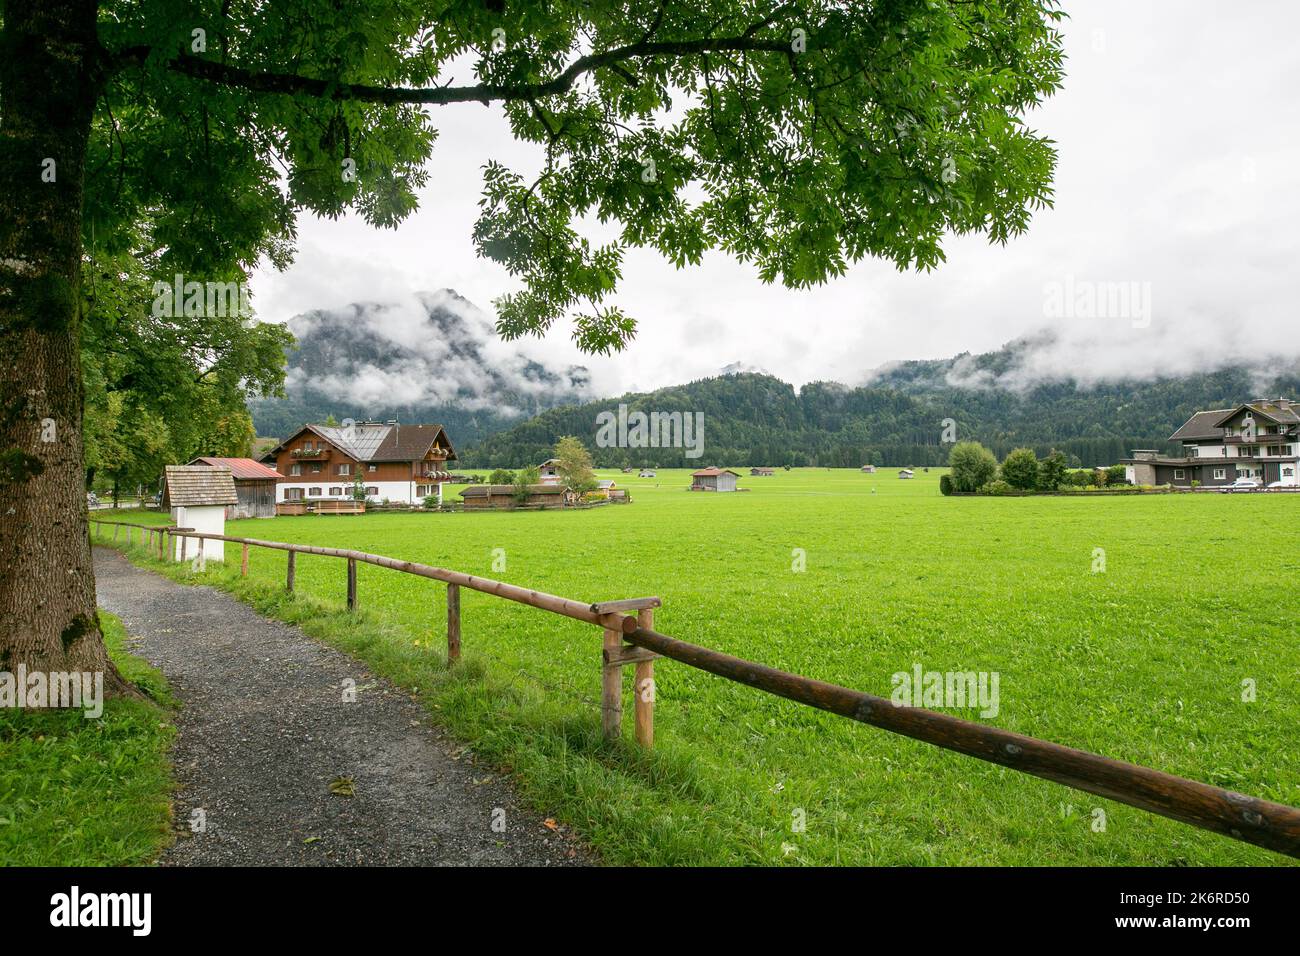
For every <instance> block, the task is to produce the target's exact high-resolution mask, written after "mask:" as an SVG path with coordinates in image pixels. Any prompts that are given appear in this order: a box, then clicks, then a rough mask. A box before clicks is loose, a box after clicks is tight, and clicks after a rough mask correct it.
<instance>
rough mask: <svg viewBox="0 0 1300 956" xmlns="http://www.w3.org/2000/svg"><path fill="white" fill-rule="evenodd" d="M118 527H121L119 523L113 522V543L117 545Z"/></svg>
mask: <svg viewBox="0 0 1300 956" xmlns="http://www.w3.org/2000/svg"><path fill="white" fill-rule="evenodd" d="M118 527H119V525H118V523H117V522H113V541H114V542H115V543H116V541H117V529H118Z"/></svg>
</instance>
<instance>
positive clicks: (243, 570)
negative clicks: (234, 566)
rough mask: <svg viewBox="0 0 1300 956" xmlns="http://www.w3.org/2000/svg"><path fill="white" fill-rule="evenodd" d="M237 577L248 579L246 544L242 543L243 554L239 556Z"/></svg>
mask: <svg viewBox="0 0 1300 956" xmlns="http://www.w3.org/2000/svg"><path fill="white" fill-rule="evenodd" d="M239 576H240V577H241V578H246V577H248V542H247V541H245V542H244V553H243V554H241V555H240V556H239Z"/></svg>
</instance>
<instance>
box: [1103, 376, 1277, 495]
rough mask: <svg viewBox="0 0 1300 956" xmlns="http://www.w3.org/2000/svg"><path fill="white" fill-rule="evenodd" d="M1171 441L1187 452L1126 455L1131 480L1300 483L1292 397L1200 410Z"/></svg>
mask: <svg viewBox="0 0 1300 956" xmlns="http://www.w3.org/2000/svg"><path fill="white" fill-rule="evenodd" d="M1169 441H1171V442H1181V443H1182V451H1183V454H1181V455H1161V454H1159V453H1157V452H1156V451H1155V450H1153V449H1146V448H1135V449H1134V450H1133V457H1132V458H1126V459H1124V460H1123V464H1124V475H1125V478H1126V479H1127V480H1128V482H1129V483H1130V484H1134V485H1173V486H1174V487H1179V486H1185V487H1191V485H1192V483H1193V482H1195V483H1196V484H1198V485H1201V486H1204V487H1213V486H1216V485H1230V484H1232V483H1233V482H1234V481H1236V480H1237V479H1238V478H1252V479H1254V480H1255V481H1258V482H1259V483H1260V485H1261V486H1269V485H1277V486H1281V487H1291V486H1295V485H1297V484H1298V483H1300V482H1298V481H1297V478H1298V476H1300V406H1297V405H1296V404H1295V403H1293V402H1292V401H1290V400H1289V399H1285V398H1277V399H1260V400H1258V401H1252V402H1247V403H1245V404H1244V405H1238V406H1236V407H1235V408H1215V409H1210V410H1209V411H1203V412H1197V413H1196V414H1194V415H1193V416H1192V417H1191V418H1189V419H1188V420H1187V421H1186V422H1184V423H1183V425H1182V426H1181V427H1180V428H1179V429H1178V430H1177V431H1175V432H1174V433H1173V434H1172V435H1170V436H1169Z"/></svg>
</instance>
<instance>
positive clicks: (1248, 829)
mask: <svg viewBox="0 0 1300 956" xmlns="http://www.w3.org/2000/svg"><path fill="white" fill-rule="evenodd" d="M90 520H91V523H92V525H104V524H113V525H117V524H120V523H121V522H110V521H101V520H98V519H95V518H91V519H90ZM152 532H157V533H159V537H160V544H159V552H158V553H159V554H160V555H162V554H165V553H166V550H165V548H166V545H165V539H167V538H168V537H170V536H172V535H175V534H178V533H179V534H180V535H181V537H182V543H181V557H182V560H184V556H185V553H186V551H185V544H184V539H185V538H196V539H198V540H199V544H200V549H201V547H202V541H203V540H204V539H208V540H217V541H229V542H233V543H236V544H240V545H242V546H243V549H242V559H241V574H245V575H246V574H247V573H248V549H249V547H250V546H251V547H259V548H269V549H272V550H278V551H286V552H288V571H287V588H288V590H290V591H292V590H293V585H294V568H295V560H294V559H295V555H297V554H315V555H322V556H325V557H334V558H343V559H345V560H346V562H347V595H348V609H349V610H354V609H355V608H356V605H357V577H356V568H357V565H358V564H372V565H376V566H378V567H384V568H389V569H391V570H394V571H400V572H403V573H405V574H413V575H416V576H418V577H424V578H430V579H432V580H436V581H442V582H444V583H445V584H446V585H447V658H448V661H449V663H454V662H455V661H456V660H457V659H459V657H460V645H461V616H460V589H461V588H462V587H465V588H469V589H471V590H474V591H481V592H483V593H484V594H491V595H494V596H496V597H500V598H505V599H506V600H508V601H515V602H517V603H520V604H526V605H528V606H530V607H535V608H539V609H540V610H543V611H550V612H551V613H553V614H560V615H563V616H565V617H569V618H573V619H574V620H578V621H582V622H584V623H587V624H592V625H595V626H596V627H599V628H601V629H602V632H603V638H604V639H603V647H602V654H601V664H602V677H601V687H602V694H601V724H602V727H603V730H604V733H605V736H606V737H607V738H609V739H615V740H616V739H620V738H621V736H622V696H623V694H622V684H623V681H622V668H623V667H626V666H629V665H633V666H634V667H635V669H636V671H635V672H636V680H635V683H634V694H633V702H634V703H633V706H634V714H635V733H636V740H637V742H638V743H639V744H641V745H642V746H644V747H650V746H651V745H652V744H653V741H654V661H655V660H656V658H659V657H666V658H669V659H670V660H675V661H678V662H680V663H682V664H686V665H688V666H690V667H694V668H697V669H699V670H702V671H707V672H708V673H710V674H716V675H717V676H719V677H723V678H726V679H727V680H731V681H735V682H736V683H740V684H746V685H748V686H750V687H754V688H757V689H759V690H762V691H765V692H767V693H769V694H774V695H775V696H778V697H784V698H786V699H787V700H793V701H796V702H798V703H801V704H806V705H807V706H809V707H815V708H817V709H818V710H825V711H828V712H830V713H833V714H838V715H840V716H841V717H848V718H849V719H851V720H856V721H860V722H861V723H865V724H870V725H872V726H873V727H879V728H881V729H883V730H888V731H890V732H891V733H896V734H901V735H902V736H905V737H911V738H913V739H916V740H921V741H924V742H926V743H929V744H933V745H935V746H937V747H943V748H944V749H947V750H953V751H956V752H957V753H961V754H965V755H967V756H970V757H975V758H978V759H980V760H984V761H987V762H989V763H995V764H999V765H1001V766H1004V767H1009V768H1011V769H1013V770H1018V771H1020V772H1021V773H1025V774H1029V775H1031V776H1035V777H1041V778H1043V779H1045V780H1051V781H1054V782H1056V783H1060V784H1064V785H1065V786H1067V787H1073V788H1074V789H1076V790H1082V791H1084V792H1086V793H1092V794H1096V795H1098V796H1102V797H1106V798H1108V799H1111V800H1115V801H1118V802H1120V803H1126V804H1128V805H1129V806H1134V807H1138V808H1140V809H1142V810H1147V811H1149V812H1151V813H1156V814H1159V815H1161V816H1165V817H1169V818H1171V819H1173V820H1178V821H1179V822H1181V823H1187V824H1190V825H1192V826H1196V827H1201V828H1202V829H1205V830H1211V831H1213V832H1215V833H1220V834H1223V835H1224V836H1228V837H1232V838H1233V839H1236V840H1241V841H1243V842H1246V843H1253V844H1255V845H1257V846H1262V847H1266V848H1268V849H1270V850H1276V851H1277V852H1279V853H1284V854H1287V855H1288V856H1292V857H1297V858H1300V810H1298V809H1296V808H1295V807H1291V806H1287V805H1285V804H1280V803H1273V802H1271V801H1268V800H1261V799H1259V798H1257V797H1250V796H1246V795H1244V794H1240V793H1235V792H1233V791H1231V790H1225V789H1222V788H1220V787H1214V786H1210V785H1209V784H1204V783H1199V782H1197V781H1195V780H1188V779H1186V778H1184V777H1177V776H1174V775H1173V774H1168V773H1163V772H1161V771H1159V770H1152V769H1151V768H1149V767H1142V766H1139V765H1137V764H1130V763H1125V762H1123V761H1120V760H1113V759H1111V758H1109V757H1102V756H1099V755H1098V754H1094V753H1089V752H1088V751H1085V750H1076V749H1074V748H1072V747H1065V746H1062V745H1061V744H1055V743H1051V742H1050V741H1046V740H1039V739H1038V738H1036V737H1027V736H1025V735H1023V734H1017V733H1012V732H1011V731H1007V730H1000V729H998V728H996V727H989V726H986V725H984V724H977V723H974V722H973V721H968V720H963V719H961V718H959V717H953V716H951V715H949V714H941V713H938V712H936V711H931V710H925V709H922V708H919V707H899V706H896V705H895V704H894V703H893V702H892V701H890V700H888V699H886V698H883V697H876V696H874V695H872V694H867V693H864V692H862V691H857V690H852V689H850V688H848V687H841V686H839V685H837V684H829V683H826V682H824V681H819V680H813V679H812V678H809V677H803V676H802V675H799V674H791V673H788V672H786V671H781V670H777V669H776V668H773V667H768V666H766V665H764V664H758V663H755V662H754V661H748V660H745V659H743V658H739V657H733V656H731V655H730V654H723V653H721V652H719V651H714V650H710V649H709V648H706V647H700V646H698V645H696V644H689V643H687V642H685V641H679V640H677V639H676V638H673V637H669V636H668V635H666V634H660V633H659V632H658V631H656V630H654V627H653V625H654V609H655V608H657V607H659V606H660V603H661V602H660V600H659V598H657V597H649V598H631V599H627V600H621V601H607V602H603V603H601V602H597V603H595V604H584V603H583V602H581V601H574V600H570V599H569V598H562V597H557V596H556V595H554V594H547V593H545V592H543V591H534V590H530V589H528V588H522V587H519V586H517V585H513V584H506V583H504V582H502V581H494V580H492V579H490V578H482V577H478V576H476V575H471V574H463V573H461V572H459V571H451V570H448V569H446V568H439V567H433V566H431V565H427V564H419V563H416V562H414V561H400V560H397V559H395V558H387V557H384V556H382V555H377V554H368V553H366V552H364V551H351V550H347V549H343V548H322V547H317V546H315V545H305V544H288V543H285V542H282V541H262V540H258V539H256V538H237V537H232V536H229V535H220V534H210V533H205V532H196V531H193V530H191V529H184V528H174V527H166V528H156V527H155V528H153V529H152ZM152 532H151V533H152ZM113 537H114V540H116V537H117V529H116V527H115V528H114V532H113ZM150 550H151V553H152V548H150ZM172 553H175V552H174V550H173V552H172ZM200 554H202V551H201V550H200Z"/></svg>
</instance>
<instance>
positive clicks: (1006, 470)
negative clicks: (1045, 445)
mask: <svg viewBox="0 0 1300 956" xmlns="http://www.w3.org/2000/svg"><path fill="white" fill-rule="evenodd" d="M1002 480H1003V481H1005V482H1006V483H1007V484H1008V485H1010V486H1011V487H1012V488H1019V489H1020V490H1021V491H1033V490H1034V489H1035V488H1037V487H1038V456H1037V455H1035V454H1034V450H1033V449H1032V448H1017V449H1016V450H1015V451H1013V452H1011V453H1009V454H1008V455H1007V457H1006V458H1005V459H1003V461H1002Z"/></svg>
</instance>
